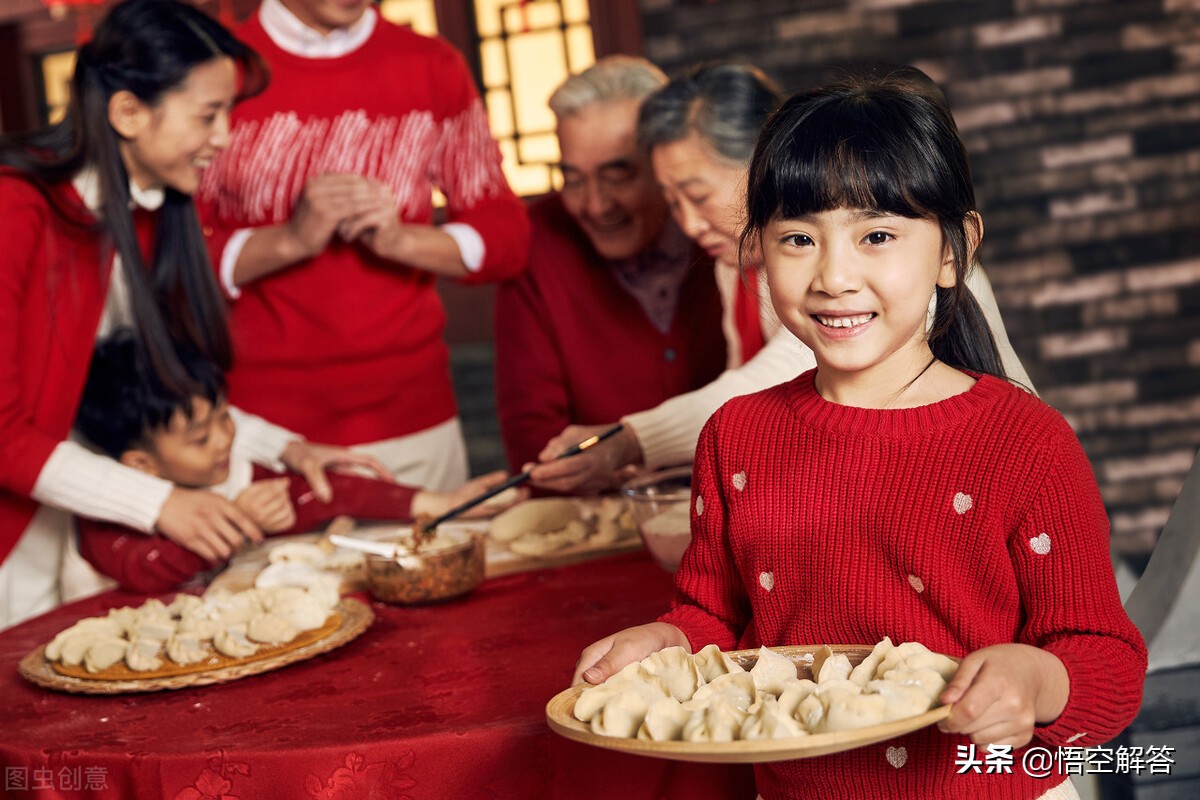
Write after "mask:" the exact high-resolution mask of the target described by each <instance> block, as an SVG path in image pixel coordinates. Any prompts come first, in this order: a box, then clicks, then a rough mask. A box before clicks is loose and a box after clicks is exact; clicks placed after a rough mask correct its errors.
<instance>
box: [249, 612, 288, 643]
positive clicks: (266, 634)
mask: <svg viewBox="0 0 1200 800" xmlns="http://www.w3.org/2000/svg"><path fill="white" fill-rule="evenodd" d="M297 633H298V631H297V630H296V629H295V628H294V627H292V626H291V625H289V624H288V623H287V621H286V620H285V619H284V618H283V617H281V616H279V615H278V614H274V613H271V612H269V611H264V612H263V613H261V614H256V615H255V616H254V617H251V619H250V621H249V622H248V623H246V636H247V638H249V639H250V640H251V641H254V642H262V643H263V644H286V643H287V642H290V641H291V640H292V639H295V638H296V634H297Z"/></svg>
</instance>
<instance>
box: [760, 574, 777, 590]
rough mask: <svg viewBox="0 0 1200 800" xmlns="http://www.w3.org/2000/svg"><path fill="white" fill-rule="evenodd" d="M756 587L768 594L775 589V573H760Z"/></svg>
mask: <svg viewBox="0 0 1200 800" xmlns="http://www.w3.org/2000/svg"><path fill="white" fill-rule="evenodd" d="M758 585H759V586H761V587H763V588H764V589H766V590H767V591H768V592H769V591H771V590H772V589H774V588H775V573H774V572H761V573H759V575H758Z"/></svg>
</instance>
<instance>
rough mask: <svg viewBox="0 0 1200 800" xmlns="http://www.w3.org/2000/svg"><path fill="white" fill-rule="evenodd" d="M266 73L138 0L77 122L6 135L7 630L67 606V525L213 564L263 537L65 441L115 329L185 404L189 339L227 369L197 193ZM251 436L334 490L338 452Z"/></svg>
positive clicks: (2, 393)
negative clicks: (233, 115) (236, 110)
mask: <svg viewBox="0 0 1200 800" xmlns="http://www.w3.org/2000/svg"><path fill="white" fill-rule="evenodd" d="M265 77H266V76H265V72H264V71H263V69H262V67H261V65H260V62H259V61H258V59H257V57H256V56H255V54H254V53H253V51H251V50H250V49H249V48H248V47H246V46H245V45H243V44H242V43H240V42H239V41H237V40H236V39H234V38H233V37H232V36H231V35H230V34H229V33H228V31H226V30H225V29H224V28H222V27H221V26H220V25H219V24H217V23H216V22H214V21H213V20H212V19H210V18H209V17H207V16H205V15H204V14H203V13H201V12H199V11H197V10H196V9H194V8H192V7H191V6H188V5H185V4H182V3H178V2H174V1H173V0H165V1H160V0H130V2H126V3H123V4H121V5H118V6H116V7H115V8H113V10H112V11H111V12H110V13H109V14H108V15H107V16H106V17H105V19H104V20H103V21H102V22H101V23H100V24H99V25H98V26H97V28H96V31H95V37H94V39H93V40H92V41H91V42H89V43H88V44H86V45H85V46H83V47H82V48H81V49H80V51H79V55H78V62H77V65H76V69H75V74H74V77H73V81H72V86H71V104H70V107H69V109H68V111H67V114H66V116H65V118H64V119H63V121H62V122H61V123H60V124H58V125H55V126H53V127H51V128H49V129H46V130H44V131H39V132H36V133H33V134H28V135H24V136H15V137H4V138H3V139H0V241H3V242H4V250H3V252H2V253H0V327H2V328H3V329H4V330H5V331H6V332H9V333H6V335H5V336H3V337H0V559H2V560H3V565H2V566H0V627H4V626H7V625H9V624H12V623H14V622H16V621H18V620H19V619H22V618H24V617H27V616H30V615H32V614H35V613H39V612H41V611H43V610H45V609H47V608H50V607H53V605H55V604H56V603H57V602H58V601H59V600H60V599H61V590H62V588H63V587H62V586H61V584H60V579H59V573H60V570H63V569H65V568H66V569H69V568H70V566H71V564H72V563H73V562H72V558H73V557H74V556H75V554H74V551H73V549H72V548H71V547H70V543H69V535H68V534H69V531H70V528H69V518H68V516H67V514H66V513H64V512H73V513H77V514H81V515H86V516H91V517H96V518H99V519H104V520H109V521H113V522H118V523H122V524H126V525H129V526H132V527H134V528H137V529H139V530H141V531H144V532H149V531H151V530H152V529H155V528H157V529H158V530H159V531H161V532H162V533H163V534H165V535H166V536H167V537H169V538H171V539H173V540H175V541H177V542H179V543H180V544H182V545H184V546H186V547H188V548H189V549H191V550H193V551H195V552H196V553H198V554H199V555H201V556H204V557H206V558H209V559H216V558H224V557H227V556H228V555H229V554H230V553H231V552H232V549H233V547H234V546H235V545H239V544H241V542H242V541H243V540H244V539H246V538H249V539H253V540H257V539H259V538H260V537H261V533H260V532H259V530H258V528H257V527H256V526H255V525H254V524H253V522H251V520H250V519H249V518H247V517H246V515H244V514H243V513H242V512H241V511H240V510H238V509H237V508H236V507H235V506H234V505H233V504H232V503H230V502H228V501H227V500H224V499H223V498H220V497H218V496H216V495H213V494H210V493H208V492H204V491H192V490H187V489H182V488H179V487H175V486H173V485H172V484H171V483H169V482H167V481H163V480H159V479H155V478H151V477H148V476H146V475H143V474H141V473H139V472H136V471H134V470H132V469H129V468H126V467H122V466H120V465H119V464H117V463H116V462H114V461H112V460H110V459H106V458H101V457H100V456H97V455H94V454H92V453H90V452H89V451H87V450H85V449H83V448H82V447H81V446H80V445H78V444H75V443H74V442H71V441H67V440H66V439H67V435H68V432H69V431H70V429H71V424H72V421H73V420H74V418H75V411H76V408H77V407H78V403H79V398H80V393H81V391H82V388H83V382H84V379H85V377H86V375H87V371H88V362H89V359H90V358H91V353H92V345H93V342H94V340H95V338H96V337H97V336H98V335H101V334H103V333H105V332H107V331H109V330H111V329H112V328H114V327H116V326H117V325H120V324H132V325H133V326H134V327H135V328H136V330H137V332H138V347H139V348H140V349H141V351H142V352H143V353H144V354H145V356H146V358H147V360H148V361H149V363H150V364H152V365H153V368H154V370H155V372H156V373H157V374H158V375H159V376H160V377H161V379H162V380H163V382H164V384H166V385H167V386H169V387H171V388H172V389H173V390H174V391H177V392H182V393H184V394H188V393H189V391H190V390H191V389H192V388H193V387H192V380H191V379H190V378H189V376H188V374H187V372H186V371H185V370H184V369H183V368H182V367H181V366H180V364H179V361H178V359H177V358H176V356H175V347H176V346H177V344H179V343H184V344H187V345H189V346H190V347H193V348H194V349H195V350H196V351H197V352H199V353H201V354H203V355H204V356H205V357H208V358H211V359H212V360H213V361H214V362H216V363H218V364H220V365H222V366H228V365H229V362H230V347H229V335H228V331H227V329H226V325H225V319H224V311H223V305H222V301H221V297H220V294H219V293H218V291H217V288H216V285H215V281H214V280H213V277H212V274H211V271H210V267H209V264H208V260H207V256H206V254H205V249H204V242H203V239H202V236H201V233H200V229H199V226H198V224H197V222H196V215H195V210H194V208H193V206H192V200H191V193H192V192H193V191H195V189H196V187H197V185H198V184H199V180H200V175H201V172H202V170H203V169H204V167H205V166H206V165H207V164H208V162H209V161H210V160H211V159H212V158H213V156H214V155H216V153H217V152H219V151H220V150H221V149H223V148H224V147H225V144H226V142H227V138H228V132H229V112H230V110H231V108H232V106H233V104H234V102H235V100H236V99H237V98H238V97H239V96H247V95H250V94H253V93H255V92H257V91H258V90H259V89H261V87H262V86H263V84H264V82H265ZM239 81H240V92H239ZM242 424H243V430H244V431H247V432H248V434H247V435H248V436H249V438H251V439H253V440H254V441H255V443H256V447H255V450H256V452H258V453H259V455H260V456H262V457H264V458H267V459H268V460H276V459H282V460H283V461H284V463H287V464H289V465H290V466H292V468H294V469H299V470H300V471H302V472H304V473H305V475H306V476H309V477H311V478H316V479H317V481H318V483H317V488H318V491H319V492H323V494H324V495H325V496H327V495H328V484H327V483H324V476H323V475H322V474H320V473H321V467H322V465H323V464H326V463H330V462H331V461H334V460H343V459H341V458H340V454H339V452H338V451H336V450H333V449H329V448H320V447H315V446H309V445H306V444H304V443H302V442H300V441H298V440H293V436H292V434H290V433H288V432H287V431H284V430H283V429H281V428H277V427H275V426H270V425H267V424H266V423H264V422H263V421H262V420H258V419H248V420H244V421H243V423H242ZM247 425H248V426H249V427H248V428H247V427H246V426H247ZM352 460H357V459H352Z"/></svg>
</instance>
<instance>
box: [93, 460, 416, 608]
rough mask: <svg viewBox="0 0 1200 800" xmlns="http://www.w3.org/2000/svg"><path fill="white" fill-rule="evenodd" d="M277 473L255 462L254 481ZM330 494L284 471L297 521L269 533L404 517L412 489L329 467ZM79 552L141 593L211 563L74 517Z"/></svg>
mask: <svg viewBox="0 0 1200 800" xmlns="http://www.w3.org/2000/svg"><path fill="white" fill-rule="evenodd" d="M277 477H279V474H278V473H275V472H272V471H270V470H268V469H265V468H263V467H261V466H257V465H256V466H255V467H254V478H253V479H254V480H256V481H261V480H267V479H270V478H277ZM327 477H328V478H329V485H330V488H331V489H332V490H333V499H331V500H330V501H329V502H328V503H322V502H320V501H319V500H314V499H312V492H311V487H310V486H309V484H308V481H306V480H305V479H304V478H303V477H302V476H300V475H296V474H294V473H289V474H288V497H289V498H290V499H291V501H292V507H293V508H295V509H296V522H295V524H293V525H292V526H291V527H290V528H288V529H286V530H282V531H276V532H275V533H272V534H270V535H271V536H284V535H286V534H289V533H304V532H306V531H311V530H313V529H315V528H317V527H318V526H320V525H324V524H325V523H327V522H329V521H330V520H332V519H333V518H334V517H337V516H340V515H343V514H345V515H347V516H352V517H357V518H359V519H371V520H407V519H409V517H410V512H411V509H412V498H413V495H415V494H416V492H417V490H416V489H414V488H412V487H410V486H404V485H402V484H398V483H385V482H384V481H378V480H372V479H370V478H363V477H359V476H357V475H343V474H341V473H337V472H330V473H329V474H328V476H327ZM79 552H80V553H81V554H82V555H83V557H84V558H86V559H87V560H88V562H89V563H90V564H91V565H92V566H93V567H95V568H96V569H97V570H99V571H100V572H102V573H103V574H105V575H107V576H109V577H110V578H113V579H114V580H116V581H117V583H119V584H120V585H121V587H122V588H124V589H128V590H130V591H134V592H144V593H146V594H159V593H161V592H169V591H171V590H172V589H177V588H179V586H180V585H181V584H184V583H187V582H188V581H190V580H191V579H192V578H195V577H196V576H197V575H200V574H202V573H204V572H206V571H207V570H210V569H212V568H213V565H212V564H210V563H208V562H207V561H205V560H204V559H203V558H201V557H200V556H198V555H196V554H195V553H193V552H191V551H190V550H185V549H184V548H183V547H181V546H180V545H177V544H175V543H174V542H172V541H171V540H170V539H167V538H166V537H165V536H163V535H162V534H155V535H154V536H144V535H142V534H140V533H137V532H136V531H131V530H129V529H128V528H125V527H122V526H120V525H114V524H110V523H105V522H96V521H95V520H90V519H82V518H81V519H80V520H79Z"/></svg>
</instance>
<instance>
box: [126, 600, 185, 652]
mask: <svg viewBox="0 0 1200 800" xmlns="http://www.w3.org/2000/svg"><path fill="white" fill-rule="evenodd" d="M160 605H161V603H160ZM164 608H165V606H164ZM177 627H178V623H177V622H176V621H175V620H173V619H171V618H170V617H158V616H153V615H152V616H148V617H139V618H138V621H137V622H136V623H135V624H134V626H133V628H132V630H130V632H129V638H130V639H153V640H154V641H156V642H165V641H166V640H167V639H170V638H171V635H172V634H174V633H175V629H176V628H177Z"/></svg>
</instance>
